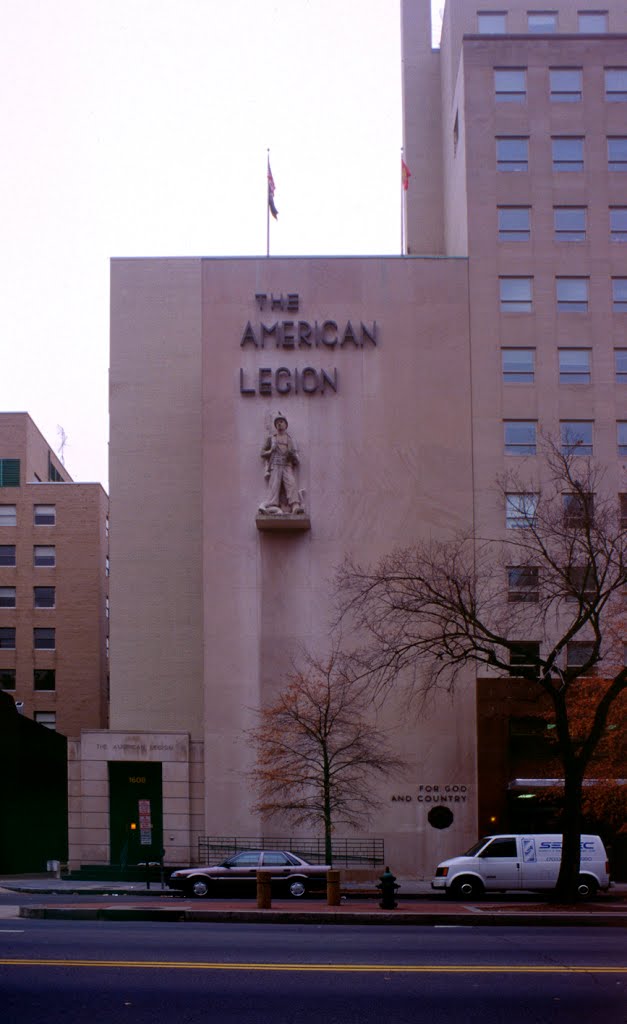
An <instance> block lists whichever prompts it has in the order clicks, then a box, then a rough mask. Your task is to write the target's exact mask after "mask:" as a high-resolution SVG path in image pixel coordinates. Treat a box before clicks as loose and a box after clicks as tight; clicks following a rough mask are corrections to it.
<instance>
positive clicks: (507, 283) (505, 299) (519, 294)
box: [499, 277, 533, 313]
mask: <svg viewBox="0 0 627 1024" xmlns="http://www.w3.org/2000/svg"><path fill="white" fill-rule="evenodd" d="M532 280H533V279H532V278H531V277H501V278H499V285H500V294H501V312H502V313H531V308H532V296H533V288H532Z"/></svg>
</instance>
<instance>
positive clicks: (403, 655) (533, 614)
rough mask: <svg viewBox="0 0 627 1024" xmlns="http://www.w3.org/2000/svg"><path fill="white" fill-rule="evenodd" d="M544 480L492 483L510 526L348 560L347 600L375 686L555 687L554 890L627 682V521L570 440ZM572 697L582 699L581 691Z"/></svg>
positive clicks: (418, 689) (571, 876) (549, 449)
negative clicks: (460, 680) (514, 681)
mask: <svg viewBox="0 0 627 1024" xmlns="http://www.w3.org/2000/svg"><path fill="white" fill-rule="evenodd" d="M542 454H543V456H544V458H543V459H542V460H541V471H542V473H543V476H544V477H545V481H546V482H545V483H544V484H543V485H542V486H540V485H538V486H533V487H530V486H529V483H528V482H526V481H523V479H522V478H521V477H520V476H515V477H512V476H510V477H508V478H507V479H504V480H501V481H499V483H498V491H499V493H500V496H501V501H502V502H503V506H504V508H505V509H506V512H507V525H508V526H509V527H511V529H508V530H507V536H506V539H504V537H503V536H501V537H499V538H495V539H485V538H477V537H475V536H473V535H471V534H465V535H456V536H455V537H454V538H453V539H452V540H451V541H450V542H439V541H428V542H424V543H419V544H416V545H414V546H412V547H410V548H408V549H405V550H397V551H394V552H392V553H391V554H390V555H388V556H386V557H384V558H382V559H381V561H380V562H379V563H378V564H376V565H374V566H366V567H362V566H360V565H357V564H355V563H354V562H351V561H347V562H346V563H345V564H344V566H343V567H342V569H341V571H340V573H339V576H338V581H337V583H338V594H339V600H340V607H341V614H342V616H343V617H345V618H346V617H351V618H352V621H353V624H354V625H355V626H356V627H358V628H360V629H361V630H362V631H363V633H364V635H365V637H366V642H365V645H364V647H363V648H362V649H361V650H360V651H357V652H356V653H355V659H356V664H357V666H358V667H359V671H360V672H361V677H362V678H363V679H369V680H370V682H371V684H372V685H373V686H374V688H375V690H379V691H381V690H382V689H385V688H387V687H391V686H400V685H405V686H408V687H409V693H410V695H411V696H412V697H414V698H416V699H418V700H422V699H425V698H426V696H428V695H429V694H432V693H433V692H434V690H435V689H437V688H439V687H444V688H446V689H448V690H450V689H452V688H453V687H454V686H455V681H456V678H457V677H458V675H459V672H460V670H461V669H462V668H463V667H464V666H467V665H468V664H470V663H474V664H475V666H476V667H477V670H480V668H481V666H485V669H486V671H487V672H488V673H489V674H491V673H494V672H496V673H500V674H504V675H507V676H509V677H517V678H521V677H522V678H525V679H527V680H529V681H531V682H533V683H535V684H536V685H537V686H538V687H540V688H541V689H542V690H543V691H544V692H545V693H546V694H547V695H548V697H549V698H550V701H551V704H552V709H553V717H554V721H555V729H556V733H557V745H558V750H559V756H560V759H561V766H562V769H563V776H564V790H563V792H564V802H563V818H562V829H563V847H562V864H561V870H560V875H559V879H558V883H557V889H556V895H557V897H558V898H559V899H567V900H568V899H573V898H575V896H576V893H577V881H578V875H579V861H580V833H581V820H582V819H581V806H582V784H583V779H584V777H585V775H586V770H587V768H588V765H589V764H590V761H591V759H592V757H593V755H594V752H595V750H596V749H597V746H598V744H599V742H600V740H601V738H602V737H603V734H604V730H605V728H606V723H607V719H608V713H609V711H610V708H611V707H612V705H613V703H614V701H616V700H617V698H618V697H619V695H620V694H621V693H622V692H623V690H624V689H625V687H626V685H627V669H626V668H625V667H624V654H623V650H624V644H623V641H624V639H625V629H624V626H625V623H624V610H625V606H624V588H625V584H626V583H627V579H626V557H625V556H626V548H627V531H626V530H625V529H624V527H623V523H622V521H621V516H620V508H619V506H618V501H617V497H616V495H610V494H609V493H608V492H607V490H606V489H605V485H604V478H603V473H602V472H601V471H599V470H598V469H597V468H595V466H594V465H593V464H592V462H591V460H589V459H586V458H582V457H581V456H578V455H577V450H576V447H574V448H573V449H571V450H567V451H566V452H563V451H562V449H561V448H559V447H558V446H557V445H556V444H555V443H553V442H551V441H550V440H546V441H545V442H544V446H543V453H542ZM595 673H598V674H599V675H601V676H602V677H603V679H604V684H602V685H600V687H599V688H598V689H597V690H596V691H595V695H594V697H593V698H591V699H588V701H587V708H588V715H587V720H586V723H585V728H583V729H582V724H581V716H580V714H579V712H577V715H576V716H574V717H575V718H576V722H575V720H574V718H573V721H571V706H572V705H573V702H574V700H575V699H576V697H577V691H578V686H579V685H580V683H581V680H583V679H585V678H586V677H589V676H590V675H591V674H595ZM577 707H578V708H580V707H581V701H579V702H578V704H577Z"/></svg>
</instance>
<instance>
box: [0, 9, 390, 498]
mask: <svg viewBox="0 0 627 1024" xmlns="http://www.w3.org/2000/svg"><path fill="white" fill-rule="evenodd" d="M0 12H1V13H2V23H1V32H0V90H1V94H2V96H3V103H2V105H1V107H0V132H1V136H0V137H1V139H2V161H1V163H0V168H1V169H0V175H1V177H2V189H1V191H0V203H1V213H2V215H1V235H0V238H1V242H0V254H1V255H0V260H1V264H0V270H1V279H0V331H1V337H2V347H3V358H2V362H1V364H0V409H1V410H3V411H25V412H29V413H30V415H31V416H32V417H33V419H34V420H35V423H36V424H37V426H38V427H39V428H40V430H41V431H42V433H43V434H44V436H45V437H46V438H47V440H48V442H49V443H50V445H51V447H52V448H53V449H55V450H58V448H59V445H60V431H59V429H58V428H63V430H64V431H65V434H66V435H67V444H66V447H65V464H66V466H67V468H68V470H69V472H70V473H71V474H72V476H73V478H74V479H75V480H97V481H100V482H101V483H103V485H104V486H105V487H107V481H108V466H107V459H108V451H107V444H108V433H109V424H108V409H107V374H108V363H109V260H110V258H111V257H112V256H220V255H228V256H236V255H243V256H250V255H263V254H264V253H265V246H266V205H265V204H266V177H265V176H266V150H267V147H270V150H271V162H272V171H273V175H274V180H275V183H276V193H275V201H276V205H277V207H278V210H279V220H278V222H277V223H276V224H275V223H274V222H273V225H272V242H271V251H272V253H273V254H274V255H284V254H285V255H307V254H311V255H320V254H331V255H334V254H372V253H381V254H387V253H396V252H399V248H400V195H399V163H400V147H401V142H402V131H401V89H400V14H399V0H0Z"/></svg>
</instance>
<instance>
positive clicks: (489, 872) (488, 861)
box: [478, 836, 521, 890]
mask: <svg viewBox="0 0 627 1024" xmlns="http://www.w3.org/2000/svg"><path fill="white" fill-rule="evenodd" d="M478 860H480V861H481V875H482V877H483V880H484V884H485V887H486V889H487V890H490V889H520V885H521V882H520V858H519V856H518V845H517V842H516V836H499V837H498V838H496V839H493V840H492V842H491V843H488V845H487V846H486V847H484V849H483V850H482V851H481V853H480V854H479V857H478Z"/></svg>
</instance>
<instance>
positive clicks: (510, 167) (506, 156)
mask: <svg viewBox="0 0 627 1024" xmlns="http://www.w3.org/2000/svg"><path fill="white" fill-rule="evenodd" d="M496 166H497V168H498V170H499V171H526V170H528V168H529V139H528V138H525V137H524V136H513V135H507V136H503V137H501V138H499V139H497V140H496Z"/></svg>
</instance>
